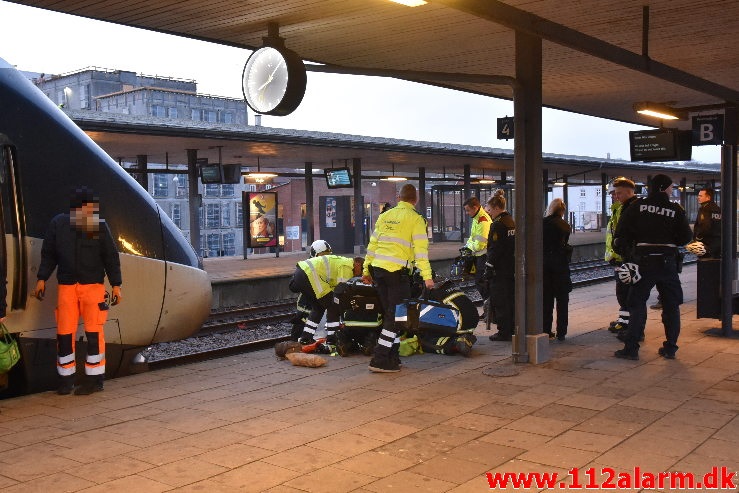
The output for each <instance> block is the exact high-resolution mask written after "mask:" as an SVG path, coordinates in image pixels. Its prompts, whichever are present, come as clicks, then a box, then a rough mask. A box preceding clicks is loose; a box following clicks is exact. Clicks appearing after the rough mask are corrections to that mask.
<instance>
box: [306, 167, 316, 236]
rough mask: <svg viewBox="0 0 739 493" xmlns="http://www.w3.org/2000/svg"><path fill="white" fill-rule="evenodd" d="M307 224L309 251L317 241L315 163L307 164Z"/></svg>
mask: <svg viewBox="0 0 739 493" xmlns="http://www.w3.org/2000/svg"><path fill="white" fill-rule="evenodd" d="M305 223H306V226H307V228H308V231H306V238H307V240H306V241H307V242H308V245H307V246H308V250H310V246H311V245H312V244H313V242H314V241H315V239H316V223H315V221H314V219H313V163H312V162H309V161H306V163H305Z"/></svg>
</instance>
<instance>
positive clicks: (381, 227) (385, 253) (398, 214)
mask: <svg viewBox="0 0 739 493" xmlns="http://www.w3.org/2000/svg"><path fill="white" fill-rule="evenodd" d="M412 262H415V263H416V267H418V269H419V270H420V271H421V277H423V279H424V280H427V279H431V264H430V263H429V240H428V236H427V232H426V219H425V218H424V217H423V216H422V215H421V214H419V213H418V211H416V209H415V208H414V207H413V205H412V204H410V203H409V202H403V201H400V202H398V205H396V206H395V207H393V208H392V209H389V210H387V211H385V212H383V213H382V214H380V216H379V217H378V218H377V223H376V224H375V231H374V232H373V233H372V236H371V237H370V241H369V245H367V256H366V257H365V260H364V271H363V274H364V275H369V266H370V265H371V266H373V267H379V268H381V269H385V270H387V271H389V272H396V271H399V270H400V269H402V268H404V267H407V268H409V269H410V268H411V263H412Z"/></svg>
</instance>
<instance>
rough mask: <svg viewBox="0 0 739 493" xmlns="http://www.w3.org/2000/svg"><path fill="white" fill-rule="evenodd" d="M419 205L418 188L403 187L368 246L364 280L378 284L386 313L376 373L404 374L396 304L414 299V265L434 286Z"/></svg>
mask: <svg viewBox="0 0 739 493" xmlns="http://www.w3.org/2000/svg"><path fill="white" fill-rule="evenodd" d="M416 202H418V193H417V192H416V187H414V186H413V185H411V184H406V185H403V187H402V188H401V189H400V194H399V195H398V205H396V206H395V207H393V208H392V209H389V210H388V211H386V212H383V213H382V214H380V216H379V217H378V218H377V223H376V224H375V231H374V232H373V233H372V237H371V238H370V241H369V245H368V246H367V256H366V257H365V261H364V271H363V275H362V281H363V282H364V283H365V284H370V283H372V282H373V281H374V283H375V286H377V294H378V295H379V297H380V302H381V303H382V307H383V310H384V316H383V327H382V332H381V333H380V338H379V340H378V341H377V346H376V347H375V353H374V356H373V357H372V360H371V361H370V365H369V369H370V371H373V372H381V373H389V372H397V371H400V357H399V355H398V346H399V344H400V341H399V340H398V338H397V332H396V330H395V305H397V304H398V303H400V302H402V301H403V300H404V299H406V298H410V295H411V284H410V270H411V267H412V265H411V264H413V263H414V262H415V264H416V267H418V269H419V270H420V271H421V277H422V278H423V280H424V283H425V284H426V287H427V288H429V289H431V288H432V287H433V286H434V281H433V280H432V279H431V264H429V252H428V236H427V233H426V219H425V218H424V217H423V216H422V215H421V214H419V213H418V212H417V211H416V209H415V205H416Z"/></svg>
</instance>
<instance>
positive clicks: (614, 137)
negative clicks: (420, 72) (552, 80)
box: [0, 0, 721, 163]
mask: <svg viewBox="0 0 739 493" xmlns="http://www.w3.org/2000/svg"><path fill="white" fill-rule="evenodd" d="M0 20H1V21H2V29H0V58H2V59H4V60H5V61H7V62H8V63H10V64H11V65H15V66H16V67H17V68H18V69H19V70H26V71H31V72H43V73H46V74H62V73H67V72H73V71H77V70H79V69H83V68H86V67H91V66H95V67H101V68H107V69H119V70H128V71H133V72H137V73H139V74H144V75H158V76H165V77H173V78H181V79H194V80H195V81H197V83H198V92H199V93H203V94H210V95H215V96H225V97H232V98H242V97H243V96H242V92H241V74H242V71H243V68H244V64H245V62H246V59H247V58H248V56H249V54H250V53H251V52H250V51H249V50H244V49H239V48H233V47H227V46H221V45H217V44H214V43H207V42H204V41H196V40H191V39H187V38H184V37H178V36H173V35H168V34H161V33H155V32H150V31H145V30H142V29H135V28H131V27H124V26H119V25H116V24H111V23H106V22H100V21H94V20H90V19H85V18H81V17H75V16H72V15H67V14H59V13H55V12H51V11H45V10H42V9H37V8H33V7H27V6H22V5H17V4H12V3H8V2H4V1H2V0H0ZM288 47H289V40H288ZM512 115H513V103H512V102H510V101H506V100H500V99H495V98H491V97H487V96H480V95H474V94H468V93H464V92H461V91H454V90H451V89H443V88H438V87H433V86H428V85H423V84H418V83H413V82H406V81H400V80H397V79H388V78H381V77H363V76H350V75H337V74H318V73H311V72H309V73H308V84H307V89H306V94H305V97H304V99H303V102H302V103H301V105H300V106H299V107H298V109H297V110H296V111H295V112H294V113H292V114H291V115H289V116H285V117H273V116H263V117H262V125H264V126H270V127H280V128H292V129H299V130H312V131H321V132H337V133H346V134H355V135H366V136H372V137H388V138H396V139H409V140H420V141H428V142H446V143H452V144H463V145H475V146H484V147H492V148H503V149H512V148H513V141H512V140H509V141H505V140H498V139H497V138H496V122H497V118H499V117H503V116H512ZM249 118H250V120H249V121H250V123H253V121H254V120H253V113H252V112H251V110H249ZM542 120H543V135H542V150H543V152H545V153H554V154H570V155H578V156H589V157H598V158H606V157H611V158H613V159H626V160H628V159H629V137H628V132H629V131H630V130H639V129H643V128H646V127H641V126H638V125H631V124H625V123H620V122H614V121H610V120H605V119H601V118H594V117H587V116H583V115H577V114H573V113H567V112H564V111H558V110H550V109H546V108H545V109H544V111H543V115H542ZM720 159H721V157H720V147H719V146H702V147H694V148H693V160H694V161H702V162H709V163H718V162H720Z"/></svg>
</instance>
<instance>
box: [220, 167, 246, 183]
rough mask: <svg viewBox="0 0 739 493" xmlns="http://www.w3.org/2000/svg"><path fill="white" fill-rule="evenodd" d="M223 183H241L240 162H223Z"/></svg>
mask: <svg viewBox="0 0 739 493" xmlns="http://www.w3.org/2000/svg"><path fill="white" fill-rule="evenodd" d="M222 171H223V183H229V184H234V183H241V165H240V164H224V165H223V170H222Z"/></svg>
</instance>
